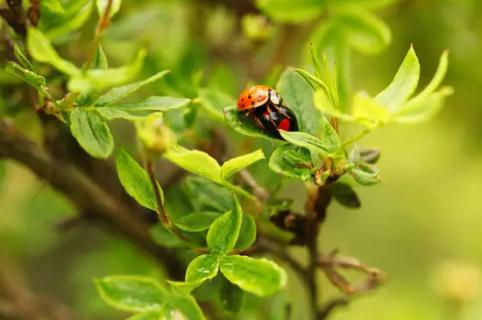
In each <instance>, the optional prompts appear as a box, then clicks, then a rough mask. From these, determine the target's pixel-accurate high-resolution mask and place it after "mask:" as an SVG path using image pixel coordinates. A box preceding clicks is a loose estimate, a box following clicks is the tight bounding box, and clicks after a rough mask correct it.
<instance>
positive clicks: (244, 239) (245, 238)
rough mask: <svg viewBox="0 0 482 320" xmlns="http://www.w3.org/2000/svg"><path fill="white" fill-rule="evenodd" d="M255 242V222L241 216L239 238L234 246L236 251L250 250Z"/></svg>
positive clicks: (252, 219) (248, 217)
mask: <svg viewBox="0 0 482 320" xmlns="http://www.w3.org/2000/svg"><path fill="white" fill-rule="evenodd" d="M255 241H256V221H255V220H254V218H253V217H252V216H250V215H248V214H243V222H242V223H241V229H240V231H239V237H238V240H237V241H236V245H235V246H234V247H235V248H236V249H238V250H246V249H248V248H250V247H251V246H252V245H253V243H254V242H255Z"/></svg>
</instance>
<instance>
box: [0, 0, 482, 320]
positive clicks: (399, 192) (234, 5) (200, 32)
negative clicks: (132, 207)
mask: <svg viewBox="0 0 482 320" xmlns="http://www.w3.org/2000/svg"><path fill="white" fill-rule="evenodd" d="M67 2H68V1H67ZM253 10H254V6H253V5H252V3H251V1H241V0H240V1H234V0H233V1H215V0H209V1H207V0H202V1H201V0H199V1H187V0H185V1H181V0H179V1H132V0H131V1H129V0H127V1H124V2H123V4H122V7H121V10H120V12H119V13H118V15H117V16H116V17H115V19H114V21H113V24H112V25H111V26H110V28H109V29H108V31H107V33H106V35H105V38H104V40H103V43H104V49H105V51H106V53H107V56H108V57H109V58H110V60H111V63H112V64H113V65H122V64H125V63H128V62H129V61H130V60H131V59H132V58H133V57H134V56H135V54H136V51H137V50H138V48H139V47H147V49H148V52H149V53H148V57H147V61H146V63H145V66H144V69H143V73H144V74H152V73H153V72H155V71H158V70H161V69H164V68H168V69H171V70H172V77H171V78H170V80H169V81H167V82H166V83H165V85H166V87H167V88H168V89H167V90H175V91H176V92H181V93H182V94H183V95H185V96H187V97H194V96H193V95H194V94H195V92H193V91H192V89H191V87H190V86H191V84H192V83H193V81H195V79H196V77H198V76H199V71H202V73H203V80H202V81H203V85H204V86H206V87H209V88H216V89H219V90H221V91H222V92H224V93H226V94H228V95H231V96H232V97H236V96H237V94H238V93H239V91H240V90H241V89H242V88H244V87H245V86H246V85H247V84H248V83H254V82H262V81H265V82H268V83H271V84H273V83H274V82H275V80H276V76H277V74H279V72H280V71H281V70H282V69H283V68H284V67H285V66H287V65H294V66H303V65H305V64H306V59H305V57H306V52H304V50H302V48H304V46H303V45H302V44H304V43H305V41H306V34H307V30H310V28H312V27H313V25H312V24H310V23H304V24H301V26H300V25H295V26H291V25H282V24H279V23H276V22H268V27H267V28H268V30H264V29H263V30H264V31H263V32H266V34H262V35H261V38H260V39H255V41H253V38H252V37H251V39H250V38H249V34H248V35H247V34H246V31H247V30H244V32H243V29H242V27H241V21H242V20H241V19H242V17H243V16H244V15H245V14H247V13H250V12H252V11H253ZM377 15H378V16H379V17H380V18H381V19H382V20H383V21H384V22H385V23H386V24H387V25H388V26H389V27H390V29H391V32H392V41H391V44H390V45H389V46H388V47H387V48H386V49H384V50H383V51H382V52H380V53H379V54H376V55H362V54H359V53H357V52H355V51H353V52H352V63H351V65H352V72H351V73H352V85H353V88H354V90H355V91H356V90H359V89H365V90H367V91H368V92H370V93H372V94H373V93H375V92H377V91H380V90H381V89H382V88H383V87H384V86H385V85H386V84H387V83H388V82H389V81H390V79H391V77H392V76H393V74H394V72H395V71H396V69H397V67H398V65H399V64H400V62H401V60H402V59H403V56H404V54H405V53H406V51H407V49H408V48H409V46H410V44H413V45H414V48H415V50H416V52H417V54H418V56H419V59H420V62H421V65H422V74H421V82H422V85H423V84H425V83H427V82H428V80H429V79H430V77H431V76H432V74H433V72H434V71H435V68H436V66H437V63H438V58H439V56H440V53H441V52H442V51H443V50H444V49H449V50H450V67H449V73H448V77H447V78H446V81H445V83H446V84H448V85H451V86H453V87H454V89H455V95H453V96H452V97H450V98H449V99H448V103H447V105H446V107H445V108H444V109H443V111H442V112H441V114H439V115H438V116H437V117H436V118H435V119H434V120H432V121H430V122H428V123H425V124H421V125H413V126H401V125H390V126H388V127H386V128H382V129H379V130H377V131H375V132H374V133H373V134H371V135H369V136H368V137H367V138H365V139H364V140H362V142H361V143H360V144H362V145H365V146H376V147H379V148H380V150H381V152H382V157H381V160H380V162H379V168H380V170H381V173H382V183H381V184H380V185H377V186H374V187H365V188H363V187H359V188H358V192H359V195H360V196H361V199H362V208H361V209H359V210H349V209H345V208H343V207H341V206H339V205H336V204H334V205H332V206H331V207H330V209H329V216H328V220H327V222H326V223H325V224H324V226H323V229H322V237H321V240H320V241H321V246H322V248H323V249H324V250H326V251H328V250H331V249H332V248H335V247H336V248H340V249H341V251H342V252H343V253H344V254H347V255H351V256H356V257H359V258H360V260H362V261H363V262H365V263H367V264H369V265H372V266H376V267H378V268H380V269H382V270H384V271H385V272H387V273H388V275H389V280H388V282H387V283H386V284H385V285H383V286H382V287H381V288H380V289H379V290H377V291H376V292H375V293H373V294H370V295H367V296H364V297H361V298H359V299H355V300H354V301H353V303H351V304H350V305H349V306H348V307H346V308H341V309H339V310H338V311H337V312H336V313H334V315H333V319H357V320H363V319H423V320H429V319H434V320H435V319H464V320H469V319H471V320H476V319H482V294H481V288H480V286H481V285H482V280H481V279H480V278H481V274H480V272H481V271H482V270H481V269H482V233H481V231H482V143H481V142H480V141H481V139H482V126H481V123H482V106H481V99H480V95H481V89H482V60H481V57H482V2H481V1H478V0H471V1H470V0H403V1H399V2H395V3H392V4H390V5H389V6H386V7H384V8H382V9H380V10H378V11H377ZM95 23H96V15H95V14H92V15H91V17H90V18H89V20H88V21H87V22H86V26H85V27H84V28H83V29H81V31H79V32H74V33H71V34H69V36H68V37H58V38H57V39H56V43H57V44H58V45H59V46H60V47H61V48H62V52H63V54H64V55H65V56H69V57H70V58H72V59H73V60H74V61H75V59H79V60H80V59H81V58H82V50H83V48H82V46H83V43H86V42H87V41H89V39H90V38H91V35H92V30H93V27H94V26H95ZM258 31H259V30H258ZM286 34H288V36H286ZM255 36H259V34H257V35H255ZM283 37H284V38H283ZM15 99H17V97H14V96H6V95H5V96H3V97H2V99H1V100H0V102H1V104H2V110H4V112H6V111H5V110H7V111H8V112H10V113H11V114H14V117H15V119H16V121H17V123H18V124H19V125H20V126H23V127H24V128H27V129H26V130H25V131H26V132H27V133H28V134H29V135H30V136H32V137H36V135H38V134H39V133H38V132H39V130H38V125H37V124H36V122H35V120H34V116H32V112H31V111H30V112H29V111H24V110H21V109H20V108H19V106H18V104H17V103H16V100H15ZM18 100H21V99H19V98H18ZM116 128H117V126H116ZM122 128H123V126H122V124H119V125H118V128H117V129H118V130H119V132H120V131H121V130H123V129H122ZM225 130H226V131H229V129H225ZM2 166H3V167H2V169H0V176H3V177H2V178H0V179H1V180H2V183H1V186H0V188H1V189H0V191H1V192H0V250H1V252H3V253H2V255H8V256H9V257H10V259H11V260H13V264H14V265H17V266H20V267H21V269H23V270H24V272H25V274H26V276H27V278H28V280H29V282H30V283H31V284H32V287H33V289H34V291H36V292H41V293H45V294H47V295H52V296H55V297H58V298H59V299H60V300H62V301H63V302H65V303H66V304H67V305H68V306H69V307H70V308H72V309H73V310H75V313H76V314H79V315H81V318H84V319H119V318H120V317H121V315H120V314H117V313H115V311H112V309H111V308H109V307H108V306H106V305H105V304H104V303H103V302H102V301H101V300H100V299H99V298H98V296H97V293H96V292H95V288H94V286H93V284H92V281H91V279H92V278H94V277H100V276H104V275H108V274H118V273H142V274H151V275H158V274H160V273H161V271H160V270H158V269H157V267H156V265H155V263H154V262H152V261H150V260H148V259H147V258H145V257H144V256H142V255H141V254H140V253H138V252H136V250H135V249H134V248H133V247H132V246H131V245H130V244H128V243H126V242H124V241H123V240H121V239H118V238H116V237H114V236H112V235H108V234H105V233H103V232H102V231H100V230H98V229H96V228H94V227H92V226H91V225H89V224H88V223H82V224H80V225H78V226H76V227H74V228H71V229H70V230H68V231H65V232H60V231H58V230H57V229H56V228H55V226H56V225H57V224H58V223H59V221H61V220H63V219H66V218H68V217H69V216H72V215H74V214H75V211H74V208H73V207H72V206H71V205H70V204H69V203H68V202H66V201H65V200H64V199H63V198H62V197H61V196H59V195H58V194H56V193H55V191H52V190H51V189H50V188H49V187H48V185H47V184H46V183H43V182H42V181H39V180H37V179H36V178H35V177H34V176H33V175H32V174H31V173H30V172H28V171H27V170H26V169H24V168H22V167H20V166H18V165H16V164H15V163H13V162H8V161H7V162H6V163H2ZM290 185H291V187H292V188H293V189H294V188H296V187H295V184H294V183H293V184H290ZM288 190H289V187H288ZM302 197H303V195H302V194H300V203H302V200H303V198H302ZM298 251H299V250H296V249H295V250H294V252H295V254H299V255H300V256H302V255H303V254H302V253H301V251H299V252H298ZM290 289H291V290H287V291H286V292H285V293H282V294H280V295H279V296H278V297H275V298H274V299H275V302H276V299H279V300H280V299H281V300H282V299H287V300H288V301H292V302H293V304H294V306H293V311H292V312H293V319H304V318H305V317H306V311H305V308H306V302H305V301H304V295H303V293H302V288H301V286H300V285H299V283H297V282H296V281H295V280H293V281H292V282H291V283H290ZM322 290H323V296H324V297H330V296H333V295H336V291H335V290H334V289H331V288H329V285H327V284H326V283H325V282H324V283H323V289H322ZM253 308H255V307H253ZM247 314H248V313H246V315H245V318H250V317H249V316H248V315H247ZM272 319H277V318H276V315H275V314H273V316H272Z"/></svg>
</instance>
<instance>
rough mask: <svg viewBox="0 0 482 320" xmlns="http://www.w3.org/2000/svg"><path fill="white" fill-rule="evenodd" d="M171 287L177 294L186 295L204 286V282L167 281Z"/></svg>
mask: <svg viewBox="0 0 482 320" xmlns="http://www.w3.org/2000/svg"><path fill="white" fill-rule="evenodd" d="M167 282H168V283H169V285H170V286H171V288H172V290H174V291H175V292H177V293H179V294H181V295H186V294H189V293H191V291H193V290H194V289H196V288H197V287H199V286H200V285H201V284H202V281H198V282H184V281H172V280H167Z"/></svg>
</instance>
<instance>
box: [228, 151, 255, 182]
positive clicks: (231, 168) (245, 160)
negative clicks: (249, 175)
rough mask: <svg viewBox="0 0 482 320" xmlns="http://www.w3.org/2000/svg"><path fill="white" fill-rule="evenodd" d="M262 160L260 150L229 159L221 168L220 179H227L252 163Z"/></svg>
mask: <svg viewBox="0 0 482 320" xmlns="http://www.w3.org/2000/svg"><path fill="white" fill-rule="evenodd" d="M262 159H264V153H263V151H262V150H261V149H258V150H256V151H254V152H251V153H248V154H245V155H242V156H239V157H236V158H232V159H229V160H228V161H226V162H224V163H223V165H222V166H221V177H222V179H226V178H229V177H230V176H232V175H233V174H235V173H236V172H238V171H240V170H242V169H244V168H246V167H249V166H250V165H252V164H253V163H255V162H257V161H259V160H262Z"/></svg>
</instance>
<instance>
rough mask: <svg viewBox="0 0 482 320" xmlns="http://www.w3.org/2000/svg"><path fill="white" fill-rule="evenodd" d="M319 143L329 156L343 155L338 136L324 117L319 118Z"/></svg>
mask: <svg viewBox="0 0 482 320" xmlns="http://www.w3.org/2000/svg"><path fill="white" fill-rule="evenodd" d="M321 141H323V144H324V145H325V146H326V148H327V149H328V151H329V152H330V153H331V154H336V153H341V154H342V153H343V150H342V147H341V141H340V136H339V135H338V133H337V132H336V130H335V129H334V128H333V127H332V125H331V124H330V122H329V121H328V120H327V119H326V118H325V117H324V116H321Z"/></svg>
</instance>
